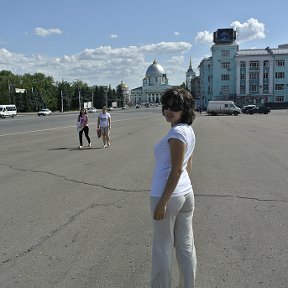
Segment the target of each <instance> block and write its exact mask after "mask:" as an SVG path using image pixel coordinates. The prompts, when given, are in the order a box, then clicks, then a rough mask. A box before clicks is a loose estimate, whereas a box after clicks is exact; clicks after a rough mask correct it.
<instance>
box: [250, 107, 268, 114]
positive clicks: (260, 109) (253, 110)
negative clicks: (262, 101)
mask: <svg viewBox="0 0 288 288" xmlns="http://www.w3.org/2000/svg"><path fill="white" fill-rule="evenodd" d="M247 112H248V114H254V113H260V114H268V113H269V112H270V108H269V107H266V106H259V107H255V108H251V109H249V110H248V111H247Z"/></svg>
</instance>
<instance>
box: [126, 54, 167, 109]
mask: <svg viewBox="0 0 288 288" xmlns="http://www.w3.org/2000/svg"><path fill="white" fill-rule="evenodd" d="M169 88H171V85H169V83H168V78H167V76H166V73H165V71H164V68H163V67H162V66H161V65H160V64H158V63H157V62H156V60H154V62H153V63H152V64H151V65H150V66H149V67H148V69H147V71H146V74H145V77H144V79H143V85H142V86H140V87H137V88H134V89H132V90H131V102H132V103H133V104H142V103H147V102H149V103H160V99H161V96H162V95H163V94H164V92H165V91H166V90H167V89H169Z"/></svg>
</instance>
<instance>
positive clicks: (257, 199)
mask: <svg viewBox="0 0 288 288" xmlns="http://www.w3.org/2000/svg"><path fill="white" fill-rule="evenodd" d="M195 197H216V198H238V199H243V200H254V201H259V202H280V203H288V200H281V199H260V198H256V197H249V196H239V195H227V194H226V195H225V194H224V195H212V194H195Z"/></svg>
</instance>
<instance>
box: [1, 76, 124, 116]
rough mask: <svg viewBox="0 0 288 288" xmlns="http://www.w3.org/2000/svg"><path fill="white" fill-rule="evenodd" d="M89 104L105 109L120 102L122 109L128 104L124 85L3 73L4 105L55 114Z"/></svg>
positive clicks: (2, 101) (21, 110) (21, 109)
mask: <svg viewBox="0 0 288 288" xmlns="http://www.w3.org/2000/svg"><path fill="white" fill-rule="evenodd" d="M85 102H92V106H94V107H96V108H97V109H101V108H102V107H103V106H108V107H110V106H111V105H112V102H117V105H118V107H123V106H124V105H126V104H129V103H125V97H124V93H123V91H122V90H121V85H118V86H117V89H112V88H111V86H110V85H109V86H101V85H99V86H97V85H94V86H92V87H91V86H88V85H87V83H85V82H83V81H81V80H75V81H74V82H72V83H70V82H67V81H61V82H57V81H54V79H53V77H51V76H46V75H45V74H43V73H35V74H33V75H32V74H24V75H15V74H13V73H12V72H11V71H6V70H2V71H0V104H2V105H3V104H15V105H16V107H17V110H18V111H20V112H35V111H38V110H40V109H42V108H49V109H50V110H53V111H57V110H59V111H62V112H63V111H71V110H79V109H80V108H81V107H83V106H84V103H85Z"/></svg>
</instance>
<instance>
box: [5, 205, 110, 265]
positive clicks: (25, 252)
mask: <svg viewBox="0 0 288 288" xmlns="http://www.w3.org/2000/svg"><path fill="white" fill-rule="evenodd" d="M100 206H101V207H108V206H115V203H110V204H95V203H92V204H91V205H89V206H88V207H86V208H85V209H82V210H79V211H78V212H77V213H75V214H74V215H72V216H71V217H70V218H69V220H68V221H67V222H66V223H64V224H62V225H61V226H59V227H57V228H56V229H54V230H52V231H50V232H49V233H48V234H47V235H45V236H44V237H42V238H40V239H39V240H38V241H37V242H36V243H35V244H34V245H32V246H30V247H29V248H27V249H26V250H24V251H23V252H20V253H18V254H16V255H15V256H13V257H11V258H8V259H6V260H4V261H2V262H1V263H0V265H3V264H6V263H8V262H11V261H12V260H15V259H16V258H18V257H21V256H24V255H25V254H27V253H30V252H32V251H33V250H34V249H35V248H37V247H38V246H40V245H41V244H43V243H44V242H45V241H46V240H48V239H49V238H51V237H52V236H54V235H55V234H56V233H57V232H59V231H61V230H63V229H64V228H65V227H66V226H68V225H69V224H71V223H73V222H74V221H75V220H76V219H77V217H78V216H80V215H81V214H83V213H85V212H86V211H87V210H89V209H93V208H95V207H100Z"/></svg>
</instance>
